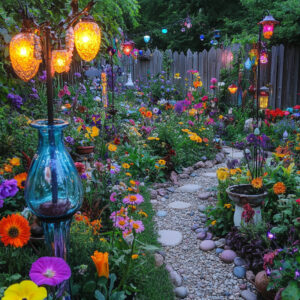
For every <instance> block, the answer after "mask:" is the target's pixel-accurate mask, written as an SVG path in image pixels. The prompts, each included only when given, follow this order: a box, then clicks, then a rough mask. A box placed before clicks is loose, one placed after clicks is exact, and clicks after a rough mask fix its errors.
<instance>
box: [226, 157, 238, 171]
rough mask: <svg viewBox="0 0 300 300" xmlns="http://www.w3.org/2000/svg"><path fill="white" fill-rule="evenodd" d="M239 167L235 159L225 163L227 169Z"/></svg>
mask: <svg viewBox="0 0 300 300" xmlns="http://www.w3.org/2000/svg"><path fill="white" fill-rule="evenodd" d="M238 166H239V161H238V160H237V159H232V160H228V161H227V168H228V169H235V168H237V167H238Z"/></svg>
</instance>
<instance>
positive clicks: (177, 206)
mask: <svg viewBox="0 0 300 300" xmlns="http://www.w3.org/2000/svg"><path fill="white" fill-rule="evenodd" d="M190 206H191V204H190V203H187V202H183V201H174V202H171V203H170V204H169V207H170V208H175V209H185V208H188V207H190Z"/></svg>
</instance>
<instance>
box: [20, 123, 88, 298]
mask: <svg viewBox="0 0 300 300" xmlns="http://www.w3.org/2000/svg"><path fill="white" fill-rule="evenodd" d="M31 126H32V127H34V128H36V129H38V131H39V144H38V149H37V153H36V154H35V155H34V158H33V160H32V162H31V166H30V170H29V172H28V176H27V180H26V184H25V199H26V203H27V205H28V206H29V208H30V209H31V211H32V212H33V213H34V214H35V215H36V216H38V217H39V218H40V219H41V221H42V223H43V228H44V235H45V242H46V244H47V246H48V249H49V252H50V253H51V255H52V256H57V257H61V258H63V259H65V260H67V253H68V248H69V234H70V225H71V221H72V216H73V215H74V213H75V212H76V211H77V210H79V209H80V207H81V204H82V201H83V187H82V183H81V179H80V177H79V174H78V172H77V169H76V167H75V165H74V163H73V160H72V158H71V156H70V154H69V153H68V151H67V150H66V148H65V146H64V141H63V129H64V128H65V127H66V126H68V123H67V122H65V121H64V120H58V119H56V120H55V121H54V125H48V121H47V120H36V121H33V122H32V123H31ZM52 296H54V297H55V298H57V299H58V298H60V297H61V299H64V300H70V299H71V295H70V285H69V281H68V280H66V281H64V282H62V283H61V284H59V285H58V286H56V287H55V291H53V293H52Z"/></svg>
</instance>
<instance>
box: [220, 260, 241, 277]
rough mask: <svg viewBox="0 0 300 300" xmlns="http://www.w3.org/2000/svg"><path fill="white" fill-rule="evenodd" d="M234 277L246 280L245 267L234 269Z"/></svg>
mask: <svg viewBox="0 0 300 300" xmlns="http://www.w3.org/2000/svg"><path fill="white" fill-rule="evenodd" d="M221 255H222V254H221ZM233 275H234V276H236V277H237V278H245V275H246V269H245V268H244V267H234V268H233Z"/></svg>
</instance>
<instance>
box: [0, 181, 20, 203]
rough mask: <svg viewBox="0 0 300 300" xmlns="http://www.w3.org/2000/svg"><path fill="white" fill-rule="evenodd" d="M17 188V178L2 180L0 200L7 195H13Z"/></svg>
mask: <svg viewBox="0 0 300 300" xmlns="http://www.w3.org/2000/svg"><path fill="white" fill-rule="evenodd" d="M18 190H19V189H18V183H17V180H15V179H10V180H4V181H3V182H2V183H1V185H0V200H4V199H5V198H7V197H13V196H14V195H15V194H16V193H17V192H18Z"/></svg>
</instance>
